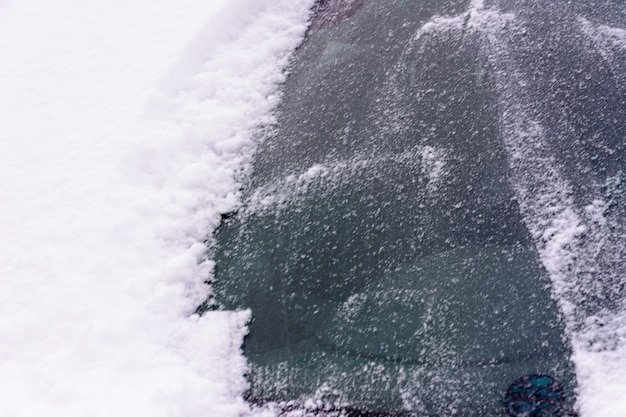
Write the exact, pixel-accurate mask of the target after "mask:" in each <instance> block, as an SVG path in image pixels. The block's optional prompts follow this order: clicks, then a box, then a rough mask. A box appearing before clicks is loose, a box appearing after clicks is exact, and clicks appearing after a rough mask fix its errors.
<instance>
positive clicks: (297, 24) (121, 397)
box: [0, 0, 312, 417]
mask: <svg viewBox="0 0 626 417" xmlns="http://www.w3.org/2000/svg"><path fill="white" fill-rule="evenodd" d="M311 4H312V2H311V0H274V1H271V2H269V1H258V0H208V1H207V0H178V1H171V0H170V1H166V0H108V1H106V2H103V1H94V0H57V1H55V2H41V1H35V0H1V1H0V91H1V92H2V100H1V101H0V132H1V133H0V134H1V137H2V139H1V140H0V195H1V199H2V204H0V235H1V236H2V240H1V241H0V416H3V417H12V416H20V417H21V416H34V417H42V416H46V417H55V416H59V417H61V416H62V417H72V416H80V417H84V416H90V417H97V416H107V417H110V416H116V417H123V416H133V417H136V416H149V417H159V416H177V417H178V416H194V417H195V416H220V417H228V416H239V415H242V414H244V413H246V410H247V406H246V405H245V403H244V402H243V400H242V399H241V394H242V392H243V390H244V389H245V380H244V379H243V372H244V367H245V362H244V360H243V358H242V356H241V353H240V342H241V340H242V337H243V335H244V333H245V323H246V320H247V317H246V314H244V313H209V314H207V315H205V316H203V317H202V318H199V317H198V316H197V315H194V314H193V312H194V309H195V308H196V306H197V305H198V304H199V303H200V302H201V301H202V300H203V299H204V298H205V297H206V296H207V291H208V290H207V286H206V285H204V284H203V281H204V280H205V279H207V278H208V277H209V276H210V274H211V267H212V265H211V262H210V261H207V260H206V258H205V249H206V246H205V243H203V242H204V239H205V238H206V237H207V235H208V234H209V233H210V231H211V230H212V229H213V228H214V227H215V225H216V224H217V222H218V221H219V214H220V212H224V211H226V210H228V209H229V208H232V207H233V206H234V205H235V204H236V203H237V200H238V195H237V189H238V184H237V175H238V172H239V171H240V169H241V167H242V164H243V162H245V160H246V155H247V154H249V150H250V149H251V146H252V142H253V136H252V132H253V131H254V129H255V128H256V127H258V126H259V125H262V124H265V123H270V122H271V121H272V109H273V107H274V106H275V104H276V102H277V100H278V95H277V93H276V91H277V87H278V85H279V84H280V82H281V81H282V80H283V78H284V68H285V66H286V64H287V61H288V57H289V55H290V53H291V52H292V51H293V50H294V48H295V47H296V46H297V44H298V43H299V42H300V41H301V39H302V36H303V33H304V31H305V29H306V24H307V19H308V14H309V8H310V6H311Z"/></svg>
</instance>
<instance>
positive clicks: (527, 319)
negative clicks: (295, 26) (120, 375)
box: [203, 0, 626, 417]
mask: <svg viewBox="0 0 626 417" xmlns="http://www.w3.org/2000/svg"><path fill="white" fill-rule="evenodd" d="M587 3H588V4H587ZM600 3H602V4H598V2H595V3H594V5H592V4H591V3H590V2H584V1H581V2H568V1H564V0H563V1H560V0H559V1H551V2H545V1H530V0H529V1H524V2H519V1H509V0H494V1H484V2H483V1H480V0H472V1H467V0H463V1H461V0H458V1H457V0H386V1H373V0H370V1H367V0H344V1H341V0H328V1H322V2H319V3H318V4H317V6H316V10H315V14H314V17H313V20H312V22H311V26H310V29H309V31H308V33H307V36H306V39H305V41H304V43H303V44H302V45H301V47H300V48H299V49H298V50H297V51H296V53H295V56H294V59H293V62H292V64H291V66H290V73H289V76H288V79H287V81H286V83H285V85H284V89H283V97H282V104H281V105H280V107H279V109H278V112H277V122H276V124H275V126H271V127H268V129H266V132H265V133H264V137H263V138H262V140H261V142H260V144H259V147H258V150H257V152H256V154H255V157H254V160H253V161H252V164H251V165H252V166H251V169H250V173H249V175H247V176H246V180H245V182H244V187H243V191H242V192H243V195H244V204H243V206H242V207H241V209H240V210H239V211H238V212H236V213H231V214H228V215H224V217H223V221H222V224H221V225H220V227H219V228H218V230H217V231H216V242H217V244H216V246H215V248H214V253H213V256H214V259H215V261H216V270H215V281H214V282H213V283H212V285H213V298H212V299H211V300H210V302H208V303H207V305H206V306H204V307H203V308H219V309H227V310H238V309H250V310H251V317H252V318H251V321H250V324H249V335H248V336H247V337H246V339H245V342H244V347H243V348H244V353H245V355H246V357H247V359H248V361H249V373H248V378H249V382H250V387H249V391H248V393H247V396H248V399H249V400H250V401H251V402H252V403H255V404H265V406H267V407H274V409H275V410H277V413H279V414H281V413H282V414H283V415H289V414H290V413H301V414H302V413H304V414H306V413H310V414H315V415H324V416H327V415H328V416H329V415H350V416H379V415H393V416H399V415H411V416H442V417H443V416H481V417H496V416H505V415H512V416H533V417H535V416H541V417H550V416H559V415H575V408H576V407H575V401H576V398H575V392H576V386H577V383H576V376H575V372H574V367H573V365H572V362H571V356H572V343H573V341H572V338H573V337H575V335H577V334H582V333H583V332H584V331H587V332H588V333H586V334H591V333H593V329H592V328H591V327H589V326H590V324H589V318H590V317H594V318H597V320H599V321H598V322H599V323H600V322H602V320H604V318H606V317H610V316H611V314H614V313H615V312H616V311H618V310H620V309H621V308H623V302H622V300H623V295H624V276H625V274H624V270H625V267H624V265H623V262H621V259H623V256H624V254H625V251H624V240H623V236H624V232H625V230H626V226H625V222H624V219H625V217H626V216H625V210H626V209H625V208H624V204H623V198H622V196H623V194H624V192H625V187H626V186H625V185H624V182H625V181H626V174H625V171H624V168H625V167H626V152H625V148H626V103H625V100H626V99H625V97H626V87H625V83H624V79H625V77H626V69H625V68H624V67H625V64H624V63H625V62H626V47H624V39H622V38H620V36H622V35H620V32H611V27H613V26H616V24H615V22H614V21H612V20H617V21H619V22H622V25H623V21H624V13H623V12H622V14H620V13H616V12H615V10H611V5H610V4H609V3H610V2H605V3H603V2H600ZM603 4H604V5H603ZM622 9H623V8H622ZM620 19H621V20H620ZM612 25H613V26H612ZM620 42H621V43H620ZM624 198H626V197H624ZM585 326H587V327H585ZM598 326H601V324H599V325H598ZM589 332H591V333H589ZM592 339H593V338H592ZM600 339H602V338H601V337H600V338H598V340H595V339H594V340H591V339H590V342H589V343H599V344H602V343H608V344H610V341H608V342H607V341H602V340H604V339H602V340H600ZM342 413H343V414H342ZM294 415H295V414H294Z"/></svg>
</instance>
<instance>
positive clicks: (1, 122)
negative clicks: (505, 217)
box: [0, 0, 626, 417]
mask: <svg viewBox="0 0 626 417" xmlns="http://www.w3.org/2000/svg"><path fill="white" fill-rule="evenodd" d="M312 3H313V0H299V1H294V0H275V1H272V2H265V1H258V0H210V1H200V0H179V1H177V2H173V1H165V0H150V1H148V0H123V1H122V0H109V1H107V2H96V1H94V0H57V1H55V2H54V3H53V4H52V3H43V2H37V1H35V0H19V1H18V0H2V1H0V63H1V64H0V91H1V92H2V97H3V100H1V101H0V132H1V133H2V140H1V141H0V196H1V198H2V204H0V235H1V236H2V240H1V241H0V376H1V377H2V378H1V379H0V415H1V416H6V417H27V416H33V417H41V416H48V417H57V416H59V417H61V416H62V417H72V416H80V417H83V416H86V415H88V416H92V417H98V416H107V417H109V416H119V417H124V416H133V417H135V416H151V417H160V416H163V417H168V416H172V417H174V416H176V417H179V416H189V417H200V416H211V417H212V416H224V417H228V416H241V415H247V414H248V413H249V409H248V406H247V405H246V404H245V402H244V401H243V400H242V398H241V395H242V392H243V391H244V389H245V384H246V382H245V379H244V371H245V360H244V358H243V357H242V355H241V351H240V343H241V340H242V338H243V336H244V334H245V332H246V322H247V320H248V314H247V313H245V312H243V313H234V312H219V313H218V312H211V313H207V314H206V315H205V316H203V317H198V316H197V315H195V314H193V313H194V310H195V308H196V306H197V305H198V304H199V303H200V302H201V301H202V300H204V299H205V298H206V296H207V292H208V287H207V286H206V285H204V284H203V281H204V280H205V279H207V278H208V277H210V276H211V273H212V267H213V264H212V262H211V261H210V260H208V259H206V245H207V242H205V239H206V238H207V236H208V234H209V233H210V231H211V230H212V229H213V228H214V227H215V226H216V225H217V223H218V222H219V215H220V213H222V212H226V211H228V210H230V209H232V208H233V207H235V206H236V205H237V203H238V198H239V196H238V193H237V190H238V182H237V181H238V178H239V175H240V174H241V171H242V169H244V166H245V162H246V161H247V160H248V158H249V155H250V152H251V150H252V148H253V132H254V130H255V128H257V127H258V126H260V125H263V124H268V123H271V122H272V121H273V116H272V109H273V108H274V106H275V105H276V103H277V102H278V100H279V99H280V94H279V93H278V92H277V91H278V90H277V86H278V84H280V83H281V82H282V81H283V79H284V68H285V66H286V64H287V61H288V57H289V55H290V53H291V52H292V51H293V50H294V48H295V47H296V46H297V44H298V43H299V42H300V41H301V39H302V36H303V34H304V31H305V29H306V23H307V19H308V14H309V9H310V7H311V5H312ZM469 6H470V9H469V11H468V12H467V13H463V14H462V15H459V16H454V17H435V18H433V20H432V21H430V22H428V23H426V24H425V25H424V26H423V27H422V29H421V30H420V32H419V33H418V34H417V36H416V42H417V41H418V40H419V39H420V38H421V37H422V36H427V35H432V34H434V33H435V32H436V31H446V30H455V28H457V29H458V28H462V27H467V28H469V29H471V30H476V31H482V30H487V32H493V33H496V32H497V30H499V28H501V27H504V25H506V24H507V23H508V22H510V21H511V19H513V16H512V15H510V14H501V13H498V12H496V11H493V10H490V9H485V7H484V1H483V0H470V2H469ZM579 23H580V25H581V27H582V30H583V33H584V34H585V35H586V36H587V38H588V39H589V40H590V42H592V44H593V45H594V47H595V48H597V49H598V50H599V51H600V52H601V55H602V56H603V57H604V58H605V59H606V60H607V62H609V64H611V65H615V66H616V67H617V66H618V61H616V58H615V56H614V55H615V54H614V53H613V52H612V51H615V50H619V51H622V50H623V49H624V39H625V36H624V33H625V32H624V30H623V29H620V28H613V27H609V26H603V25H594V24H593V23H591V22H589V21H588V20H586V19H584V18H580V19H579ZM491 41H493V39H491ZM492 47H493V48H494V51H495V53H496V55H497V54H498V53H500V54H503V52H502V51H501V50H499V49H498V45H496V43H494V42H492ZM498 57H499V58H502V59H503V61H502V63H500V64H499V65H500V66H502V68H504V67H505V66H506V60H505V59H504V58H506V54H504V55H501V56H498ZM496 66H497V65H496ZM510 74H512V75H511V76H510V80H509V81H505V80H503V79H500V80H499V82H500V83H502V84H503V86H504V87H506V88H510V89H515V88H517V87H515V86H514V83H513V81H516V77H518V75H517V74H515V73H514V72H511V73H510ZM511 80H512V81H511ZM518 81H520V84H519V85H520V86H522V84H523V83H521V81H523V80H518ZM513 92H515V93H517V90H515V91H513ZM519 95H520V97H522V98H523V97H524V94H523V92H521V93H519ZM526 105H528V106H530V103H526ZM522 107H523V106H522ZM510 110H511V113H510V114H506V113H505V114H503V116H502V118H503V123H504V125H505V127H506V128H507V129H509V130H510V132H509V133H510V135H509V137H510V138H511V139H510V142H509V143H508V144H507V146H508V147H509V149H510V150H511V151H517V153H515V152H511V155H512V156H511V161H510V162H511V164H512V165H513V166H514V168H515V169H517V175H518V179H519V180H520V181H519V184H520V188H519V190H518V192H519V194H520V197H521V200H522V206H523V209H524V210H525V212H526V213H527V215H528V216H527V217H529V218H534V219H539V220H541V219H550V220H549V222H547V223H545V224H544V223H537V224H534V228H533V230H531V231H532V232H533V233H534V234H535V237H536V239H537V241H541V242H543V243H542V244H541V245H540V248H539V249H540V252H541V254H542V259H543V261H544V264H545V265H546V267H547V269H548V270H549V271H550V272H551V274H552V276H553V278H554V277H556V278H557V279H556V280H555V283H556V284H559V283H561V284H562V287H560V288H559V287H557V288H556V292H557V293H559V292H562V293H566V292H567V291H570V290H571V288H568V285H569V282H567V279H566V277H565V275H566V271H567V270H568V268H570V266H571V265H573V264H575V262H576V259H578V258H580V259H582V260H584V259H587V258H585V257H583V256H578V258H577V257H576V256H577V255H581V254H583V252H584V251H583V250H584V249H585V248H588V247H590V246H589V245H592V244H593V243H594V242H591V244H589V245H587V246H583V247H582V249H579V250H578V252H574V251H573V249H572V247H574V249H576V244H577V243H576V242H577V240H578V239H579V238H580V236H582V235H583V234H587V235H590V236H600V235H601V232H602V230H603V229H601V226H603V225H602V224H599V222H598V221H595V223H594V219H595V218H596V217H597V215H598V210H600V209H601V208H602V204H604V203H603V202H598V204H597V205H598V207H599V208H598V207H590V208H589V210H588V212H589V213H588V216H587V217H588V218H587V217H585V216H584V215H581V214H580V213H574V212H572V211H571V210H570V209H569V207H570V206H572V204H573V203H572V202H571V201H570V197H569V196H568V193H567V185H566V184H565V185H563V184H561V183H560V182H559V181H552V182H550V183H545V184H547V185H546V187H548V188H546V189H545V190H543V191H545V193H544V194H545V196H547V197H546V198H551V199H552V200H550V201H548V200H545V201H544V200H533V199H532V196H531V195H530V194H528V195H526V194H525V193H526V192H527V188H524V187H525V185H524V183H525V181H528V182H532V181H531V180H533V181H535V180H536V179H533V178H530V176H532V175H544V174H545V175H548V174H549V175H551V178H557V179H558V178H559V176H558V173H553V172H552V171H553V167H551V166H550V165H549V159H542V156H543V155H542V152H543V151H544V150H543V149H542V148H541V146H540V145H539V144H538V145H537V147H535V148H520V149H517V144H516V143H515V142H514V141H515V139H516V138H520V137H521V136H524V139H525V140H528V138H530V139H533V140H534V139H537V143H540V140H539V139H540V136H541V135H542V132H541V130H540V129H539V130H537V129H535V128H534V127H535V126H534V125H533V122H534V121H533V120H531V118H530V116H528V117H527V119H524V118H522V120H519V119H518V120H513V119H512V116H511V115H512V114H513V113H515V114H522V115H523V116H524V117H526V116H525V113H524V111H523V110H524V109H513V108H511V109H510ZM514 110H515V112H514ZM525 152H526V153H525ZM529 153H530V154H529ZM531 154H532V155H531ZM423 157H424V159H425V160H427V162H431V163H432V167H430V168H432V169H430V170H429V173H430V174H431V175H432V176H433V179H436V178H438V177H439V176H440V175H443V174H445V170H444V171H443V174H442V170H443V169H444V168H445V166H444V162H443V161H444V160H445V158H444V157H445V152H443V150H442V151H440V150H436V149H424V153H423ZM529 164H530V165H529ZM532 164H535V165H536V166H539V167H542V168H543V169H542V170H532V169H526V168H532V166H531V165H532ZM331 168H332V167H331ZM331 171H332V169H330V168H326V167H315V169H314V170H312V171H311V172H308V173H307V175H308V176H309V177H310V178H308V179H311V178H312V177H315V176H318V175H322V174H324V173H325V172H331ZM533 172H534V173H535V174H533ZM546 173H547V174H546ZM552 174H554V175H552ZM298 180H299V179H298ZM535 182H537V181H535ZM539 182H540V183H541V181H539ZM550 186H552V187H553V188H554V189H552V188H549V187H550ZM550 210H552V212H549V211H550ZM596 223H598V226H597V227H596V226H594V224H596ZM531 226H533V225H531ZM598 239H599V238H598ZM598 241H599V242H600V240H598ZM602 242H604V241H602ZM602 242H600V243H602ZM561 278H562V279H561ZM562 306H563V308H564V310H566V313H567V308H568V305H567V304H566V303H564V304H562ZM572 308H573V307H572ZM589 320H590V322H589V323H588V328H590V329H592V330H594V329H598V328H600V327H601V328H603V329H604V330H602V332H601V335H610V336H611V337H612V338H613V339H612V342H611V343H612V344H613V345H612V346H613V348H610V349H608V348H602V349H597V350H593V349H589V347H588V346H589V344H592V343H595V339H594V338H596V337H597V336H598V334H599V333H598V332H595V333H594V332H593V331H592V332H590V333H589V334H586V333H584V332H582V333H581V334H578V335H575V336H576V337H575V338H574V343H575V345H574V347H575V353H574V357H573V360H574V362H575V364H576V368H577V373H578V378H579V384H580V396H579V406H580V407H581V415H582V417H596V416H598V417H599V416H603V417H606V416H609V417H623V416H624V415H625V411H624V410H626V405H624V404H625V402H624V399H623V393H624V392H625V390H626V382H625V379H624V375H626V360H624V358H625V357H626V333H625V331H624V329H625V328H626V326H624V323H626V317H622V316H620V315H616V316H615V317H613V318H612V319H607V318H606V317H603V318H598V319H597V320H598V321H599V322H598V323H596V322H593V320H595V318H590V319H589ZM603 320H604V321H603ZM606 320H608V321H606ZM259 413H260V415H271V414H272V413H271V412H270V411H268V410H265V411H263V410H262V411H259Z"/></svg>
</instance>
